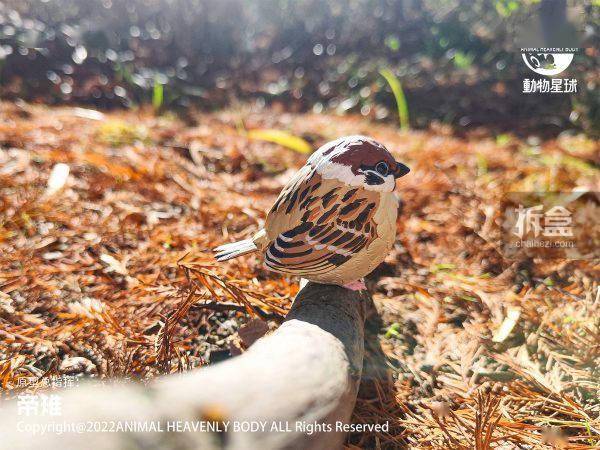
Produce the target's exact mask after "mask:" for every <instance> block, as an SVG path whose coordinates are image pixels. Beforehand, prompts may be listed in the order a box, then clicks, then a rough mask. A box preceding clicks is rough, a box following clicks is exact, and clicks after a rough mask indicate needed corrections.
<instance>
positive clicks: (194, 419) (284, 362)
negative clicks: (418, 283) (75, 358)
mask: <svg viewBox="0 0 600 450" xmlns="http://www.w3.org/2000/svg"><path fill="white" fill-rule="evenodd" d="M367 300H368V296H367V294H366V293H362V294H359V293H357V292H352V291H349V290H347V289H344V288H342V287H338V286H329V285H318V284H313V283H308V285H307V286H305V287H304V288H303V289H302V290H301V291H300V293H299V294H298V296H297V297H296V300H295V302H294V304H293V306H292V309H291V311H290V312H289V314H288V315H287V317H286V321H285V322H284V323H283V324H282V325H281V326H280V327H279V328H278V329H277V330H276V331H274V332H273V333H272V334H269V335H267V336H265V337H263V338H261V339H259V340H258V341H257V342H256V343H255V344H254V345H253V346H252V347H250V349H249V350H248V351H247V352H245V353H244V354H242V355H241V356H238V357H236V358H232V359H230V360H228V361H225V362H223V363H220V364H216V365H214V366H211V367H207V368H200V369H196V370H193V371H191V372H188V373H185V374H182V375H170V376H166V377H163V378H161V379H159V380H157V381H155V382H153V383H151V384H149V385H148V386H143V385H141V384H134V383H122V384H111V385H105V386H99V385H97V384H94V385H88V386H83V387H80V388H76V389H71V390H68V391H60V392H59V393H60V398H61V400H62V408H61V410H62V415H60V416H54V417H53V416H48V415H45V416H30V417H27V416H24V415H23V414H21V415H19V414H18V412H19V411H18V405H17V404H16V403H15V402H7V403H6V404H4V405H2V407H0V436H1V440H2V441H3V447H5V448H10V449H34V448H35V449H39V448H44V449H49V450H66V449H79V448H93V449H103V450H104V449H106V450H117V449H123V448H131V449H136V448H149V449H175V448H177V449H188V448H189V449H222V448H227V449H236V450H237V449H260V450H267V449H283V448H286V449H288V448H293V449H296V448H297V449H327V450H330V449H335V448H339V447H341V445H342V443H343V441H344V438H345V435H346V433H345V432H344V431H342V430H341V429H340V428H339V424H347V423H348V422H349V420H350V416H351V414H352V410H353V409H354V403H355V401H356V395H357V392H358V385H359V383H360V378H361V371H362V363H363V354H364V320H365V305H366V301H367ZM52 393H56V391H55V392H49V394H52ZM21 412H23V411H21ZM52 422H54V423H55V424H60V426H63V427H64V426H65V425H64V424H66V423H75V424H76V425H75V426H76V427H81V426H82V425H77V424H79V423H83V424H84V425H83V427H84V429H85V430H89V429H91V430H94V429H100V430H105V429H106V430H108V431H110V430H111V429H112V430H113V431H115V430H116V431H117V432H105V433H92V432H89V431H84V432H82V433H77V432H64V433H63V434H60V435H58V434H57V433H56V430H55V431H54V432H53V431H46V433H45V434H44V435H40V434H39V432H38V434H37V435H32V431H33V428H32V427H33V426H35V425H36V424H37V425H38V426H39V427H42V426H51V425H50V424H51V423H52ZM125 424H129V426H130V427H131V426H139V424H145V426H146V427H149V424H150V425H151V424H154V428H160V429H162V430H163V431H164V432H162V433H160V432H146V433H143V432H137V433H135V432H122V431H119V430H120V428H122V427H123V426H125ZM131 424H134V425H131ZM194 424H196V425H194ZM198 424H200V425H198ZM186 425H187V426H191V427H193V426H205V427H212V428H214V427H218V428H220V432H219V431H215V430H212V431H204V432H200V431H197V432H193V431H192V432H167V431H169V430H171V431H173V430H175V429H177V428H178V427H185V426H186ZM226 425H227V430H226V431H225V427H226ZM54 426H56V425H54ZM236 426H238V427H241V426H244V427H249V426H254V427H255V428H258V431H254V432H242V431H236V429H234V427H236ZM311 428H312V431H314V432H313V433H310V431H311ZM40 430H41V428H40ZM288 430H289V431H288Z"/></svg>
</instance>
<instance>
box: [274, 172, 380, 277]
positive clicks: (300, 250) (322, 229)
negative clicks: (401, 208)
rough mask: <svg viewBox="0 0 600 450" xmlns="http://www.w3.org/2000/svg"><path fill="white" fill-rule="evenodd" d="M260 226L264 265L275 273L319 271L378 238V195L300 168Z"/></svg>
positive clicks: (333, 265) (311, 272) (332, 266)
mask: <svg viewBox="0 0 600 450" xmlns="http://www.w3.org/2000/svg"><path fill="white" fill-rule="evenodd" d="M298 175H299V176H297V177H295V178H294V179H293V180H291V181H290V183H289V184H288V185H287V186H286V188H285V189H284V190H283V191H282V193H281V195H280V196H279V198H278V199H277V201H276V202H275V204H274V205H273V208H272V209H271V211H270V213H269V215H268V218H267V223H266V224H265V229H266V231H267V234H268V237H269V241H270V242H269V244H268V246H267V247H266V252H265V263H266V265H267V266H268V267H270V268H271V269H273V270H276V271H279V272H286V273H293V274H299V275H308V274H322V273H326V272H329V271H331V270H333V269H335V268H336V267H339V266H340V265H342V264H344V263H345V262H347V261H348V260H349V259H350V258H351V257H352V256H353V255H355V254H356V253H358V252H359V251H361V250H362V249H363V248H365V247H366V246H367V245H368V244H369V243H370V242H372V241H373V240H374V239H375V238H376V237H377V226H376V224H375V222H374V220H373V216H374V214H375V211H376V209H377V208H376V205H377V202H378V194H377V193H375V192H370V191H366V190H364V189H359V188H352V187H348V186H342V185H340V183H339V182H335V181H331V180H323V179H321V177H320V175H318V174H317V173H316V172H314V171H309V170H306V171H301V172H300V173H299V174H298Z"/></svg>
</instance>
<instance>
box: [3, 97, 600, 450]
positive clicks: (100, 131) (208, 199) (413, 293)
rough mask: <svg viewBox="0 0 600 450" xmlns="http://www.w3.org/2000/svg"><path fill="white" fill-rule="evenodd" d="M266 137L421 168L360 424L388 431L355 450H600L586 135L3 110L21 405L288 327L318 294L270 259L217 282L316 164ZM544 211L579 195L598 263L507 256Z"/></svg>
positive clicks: (14, 379)
mask: <svg viewBox="0 0 600 450" xmlns="http://www.w3.org/2000/svg"><path fill="white" fill-rule="evenodd" d="M258 128H260V129H278V130H286V131H288V132H290V133H291V134H293V135H295V136H301V137H303V138H304V139H306V140H307V141H308V142H310V143H311V145H313V146H314V148H317V147H318V146H320V145H321V144H323V143H325V142H326V141H329V140H332V139H335V138H337V137H340V136H343V135H347V134H367V135H370V136H373V137H374V138H376V139H378V140H379V141H381V142H382V143H384V144H385V145H386V146H387V147H388V148H389V149H390V150H391V151H392V152H393V153H394V154H395V156H396V157H397V158H398V159H400V160H401V161H403V162H405V163H406V164H408V165H409V166H410V167H411V169H412V171H411V173H410V175H409V176H406V177H404V178H402V179H401V180H400V181H399V182H398V187H397V191H398V194H399V195H400V197H401V199H402V202H401V211H400V214H399V218H398V239H397V243H396V246H395V248H394V249H393V251H392V253H391V254H390V255H389V256H388V258H387V259H386V261H385V263H384V264H383V265H382V266H381V267H380V268H379V269H378V270H377V271H376V272H375V273H374V274H373V276H372V277H371V282H372V283H371V284H372V285H373V295H374V299H375V304H376V305H377V308H378V310H379V313H380V320H379V321H378V322H375V325H374V327H375V329H374V334H373V335H372V336H370V337H369V339H368V342H367V347H368V349H369V351H368V354H367V360H366V370H365V377H364V381H363V386H362V388H361V392H360V394H359V400H358V403H357V407H356V409H355V413H354V418H353V420H354V421H355V422H357V423H373V422H376V423H384V422H386V421H389V424H390V427H389V431H388V432H386V433H378V434H355V435H351V436H349V439H348V442H347V445H348V446H349V447H350V448H411V449H425V448H460V449H472V448H477V449H487V448H504V449H513V448H527V449H531V448H536V449H537V448H572V449H587V448H597V446H598V445H600V419H599V416H600V400H599V398H600V396H599V392H600V391H599V389H600V381H599V380H600V367H599V361H600V314H599V313H600V294H599V281H598V280H599V277H598V274H599V269H600V263H599V259H598V254H597V251H598V250H597V249H598V242H600V236H599V231H598V211H599V209H598V208H599V207H598V198H597V197H596V196H595V194H594V192H595V191H599V190H600V188H599V187H598V182H599V173H600V172H599V170H598V164H599V162H600V161H598V155H600V151H599V150H600V147H599V145H598V142H597V141H592V140H589V139H587V138H586V137H584V136H582V135H575V134H567V133H565V134H564V135H562V136H561V137H559V138H557V139H554V140H548V141H540V140H539V139H535V138H531V139H529V140H520V139H517V138H515V137H513V136H511V135H500V136H491V135H489V134H487V133H485V132H483V131H482V132H474V133H472V134H470V135H468V136H466V137H464V136H463V137H461V138H458V137H455V136H453V135H452V132H451V131H450V130H449V129H446V128H445V127H443V126H440V125H437V126H432V128H431V129H430V130H428V131H408V132H399V131H398V129H397V127H395V126H390V125H382V124H378V123H373V122H369V121H366V120H365V119H364V118H360V117H353V116H347V117H338V116H329V115H318V114H286V113H281V112H279V111H275V110H268V109H267V110H253V109H252V108H250V107H240V108H239V109H237V110H227V111H222V112H218V113H211V114H208V113H198V114H191V115H190V116H189V117H188V118H187V119H186V121H183V120H180V119H178V118H177V117H175V116H172V115H170V114H168V113H167V114H164V115H162V116H155V115H154V114H152V112H151V111H116V112H106V113H100V112H97V111H92V110H85V109H80V108H72V107H45V106H37V105H28V104H14V103H0V337H1V340H0V383H1V386H2V388H3V389H4V390H8V391H9V392H11V393H13V394H14V393H16V392H19V389H21V388H19V378H22V377H32V376H33V377H35V378H36V380H37V382H39V383H41V382H42V381H43V379H44V378H48V377H51V376H53V375H56V374H59V373H78V372H80V373H81V374H82V375H84V376H94V377H100V378H108V377H126V378H131V379H140V380H143V381H146V380H150V379H152V378H153V377H156V376H158V375H161V374H165V373H171V372H176V371H184V370H189V369H191V368H195V367H199V366H202V365H204V364H210V363H212V362H215V361H218V360H221V359H224V358H227V357H229V354H230V353H231V352H233V353H236V352H240V351H243V350H244V346H245V344H244V342H243V339H240V337H239V336H238V333H237V331H238V329H239V328H240V326H242V325H243V324H244V323H245V322H247V321H248V320H249V319H250V318H253V317H262V318H265V319H267V320H268V321H269V323H270V326H271V327H274V326H276V321H277V320H276V319H277V318H279V317H281V316H283V315H285V312H286V310H287V309H288V308H289V305H290V302H291V299H292V298H293V296H294V295H295V293H296V292H297V289H298V286H297V285H298V280H297V279H293V278H289V277H286V276H282V275H280V274H276V273H272V272H268V271H267V270H265V269H264V268H263V267H262V265H261V259H260V258H259V257H258V256H256V255H250V256H246V257H242V258H238V259H237V260H233V261H230V262H227V263H222V264H218V265H217V264H216V263H215V261H214V259H213V258H212V253H211V251H210V249H211V248H213V247H214V246H216V245H218V244H221V243H225V242H230V241H232V240H234V239H241V238H245V237H248V236H251V235H252V233H253V232H255V231H256V230H257V229H258V228H259V227H260V225H261V224H262V223H263V221H264V218H265V211H267V210H268V209H269V207H270V206H271V204H272V203H273V201H274V199H275V198H276V196H277V194H278V192H279V191H280V189H281V187H282V186H283V184H284V183H285V182H286V180H287V179H289V177H290V175H291V174H292V173H293V172H294V171H295V170H297V168H298V167H300V166H301V165H302V164H303V163H304V162H305V160H306V157H307V155H306V154H302V153H298V152H296V151H292V150H289V149H287V148H284V147H282V146H279V145H276V144H273V143H268V142H264V141H260V140H256V139H250V138H249V136H248V134H247V132H246V130H251V129H258ZM59 163H63V164H66V165H67V166H68V169H69V170H68V172H67V171H66V167H65V166H62V165H59V166H57V164H59ZM51 173H52V174H53V175H52V176H51ZM535 191H562V192H574V191H577V192H579V194H578V195H577V196H576V197H577V198H576V200H573V201H577V202H580V203H578V205H579V206H578V211H579V215H580V222H575V224H576V225H577V226H578V227H579V228H578V230H579V231H578V232H579V234H580V235H581V234H584V235H585V236H586V239H587V244H588V245H589V247H585V242H584V247H581V248H579V257H578V258H576V259H567V258H566V257H564V258H553V259H550V258H544V257H540V256H539V255H538V256H536V255H535V254H528V253H526V252H523V253H517V254H516V255H512V257H510V258H509V257H508V255H507V254H506V253H505V252H504V251H503V248H502V244H501V242H502V237H503V233H507V232H506V231H502V226H501V224H502V221H503V219H502V217H503V214H504V208H505V206H506V205H507V204H508V200H507V197H506V195H507V193H508V192H535ZM581 217H583V218H581ZM586 218H587V222H586V221H585V219H586ZM586 223H587V225H586ZM594 252H596V253H594ZM73 357H82V358H85V359H79V360H75V359H73ZM290 395H293V394H292V393H290Z"/></svg>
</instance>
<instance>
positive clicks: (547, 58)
mask: <svg viewBox="0 0 600 450" xmlns="http://www.w3.org/2000/svg"><path fill="white" fill-rule="evenodd" d="M573 55H574V54H573V53H539V52H525V53H521V56H522V57H523V61H525V64H527V67H529V68H530V69H531V70H533V71H534V72H535V73H539V74H540V75H558V74H559V73H561V72H563V71H564V70H565V69H566V68H567V67H569V64H571V61H573Z"/></svg>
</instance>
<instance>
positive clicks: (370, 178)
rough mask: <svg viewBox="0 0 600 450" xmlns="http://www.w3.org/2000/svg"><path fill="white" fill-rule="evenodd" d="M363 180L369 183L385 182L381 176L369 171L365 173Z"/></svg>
mask: <svg viewBox="0 0 600 450" xmlns="http://www.w3.org/2000/svg"><path fill="white" fill-rule="evenodd" d="M365 181H366V182H367V184H371V185H375V184H383V183H385V180H384V179H383V178H382V177H380V176H379V175H376V174H374V173H373V172H369V173H367V174H366V176H365Z"/></svg>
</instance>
